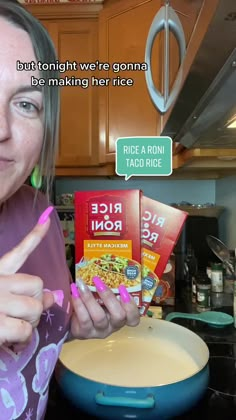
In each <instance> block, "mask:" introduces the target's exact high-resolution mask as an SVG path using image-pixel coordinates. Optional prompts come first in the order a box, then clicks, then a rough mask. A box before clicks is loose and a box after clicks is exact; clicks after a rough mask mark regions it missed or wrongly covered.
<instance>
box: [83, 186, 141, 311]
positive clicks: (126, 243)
mask: <svg viewBox="0 0 236 420" xmlns="http://www.w3.org/2000/svg"><path fill="white" fill-rule="evenodd" d="M140 197H141V191H139V190H117V191H114V190H109V191H87V192H79V191H78V192H76V193H75V258H76V261H75V262H76V267H75V271H76V281H77V280H78V279H82V280H83V281H84V283H85V284H87V285H88V287H89V288H90V290H91V291H92V292H93V293H94V295H95V297H96V299H97V300H98V301H99V302H100V303H102V301H101V299H100V297H99V295H98V294H97V293H96V288H95V286H94V284H93V277H94V276H99V277H100V278H101V279H102V280H103V281H104V283H105V284H106V285H107V286H108V287H110V288H111V289H112V291H113V292H114V293H115V294H117V295H118V294H119V290H118V287H119V286H120V285H121V284H124V285H125V286H126V288H127V290H128V292H129V293H130V295H131V296H132V297H133V298H134V300H135V302H136V304H137V305H138V306H141V304H142V292H141V238H140V233H141V214H140V213H141V210H140V207H141V202H140Z"/></svg>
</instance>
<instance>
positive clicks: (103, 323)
mask: <svg viewBox="0 0 236 420" xmlns="http://www.w3.org/2000/svg"><path fill="white" fill-rule="evenodd" d="M93 281H94V284H95V286H96V289H97V292H98V294H99V296H100V298H101V300H102V301H103V305H104V306H101V305H100V304H99V303H98V302H97V300H96V299H95V297H94V296H93V294H92V292H91V291H90V290H89V288H88V286H86V285H85V284H84V283H83V282H82V281H79V288H78V290H77V287H76V285H75V284H74V283H73V284H72V285H71V291H72V296H73V298H72V299H73V306H74V313H73V315H72V321H71V334H72V336H73V337H74V338H78V339H86V338H105V337H107V336H108V335H110V334H112V333H113V332H114V331H117V330H119V329H120V328H122V327H123V326H124V325H128V326H131V327H135V326H136V325H138V324H139V319H140V316H139V311H138V308H137V306H136V304H135V303H134V301H133V299H132V298H131V296H130V295H129V294H128V292H127V290H126V288H125V286H123V285H122V286H120V287H119V292H120V299H119V300H118V299H117V297H116V296H115V295H114V293H113V292H112V291H111V290H110V289H109V288H108V287H107V286H106V285H105V284H104V283H103V282H102V281H101V279H100V278H99V277H94V279H93Z"/></svg>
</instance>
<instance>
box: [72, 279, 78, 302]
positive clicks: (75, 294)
mask: <svg viewBox="0 0 236 420" xmlns="http://www.w3.org/2000/svg"><path fill="white" fill-rule="evenodd" d="M70 290H71V294H72V296H73V297H74V298H75V299H78V298H79V291H78V289H77V287H76V284H75V283H71V285H70Z"/></svg>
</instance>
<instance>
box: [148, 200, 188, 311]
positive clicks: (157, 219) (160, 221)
mask: <svg viewBox="0 0 236 420" xmlns="http://www.w3.org/2000/svg"><path fill="white" fill-rule="evenodd" d="M141 207H142V224H141V254H142V255H141V263H142V307H141V308H140V314H141V315H145V314H146V312H147V310H148V307H149V305H150V303H151V301H152V297H153V295H154V293H155V290H156V288H157V286H158V282H159V279H161V276H162V274H163V273H164V270H165V268H166V264H167V262H168V259H169V257H170V255H171V253H172V251H173V248H174V246H175V244H176V241H177V240H178V238H179V235H180V233H181V230H182V228H183V225H184V222H185V220H186V218H187V215H188V213H186V212H184V211H181V210H178V209H175V208H173V207H171V206H168V205H166V204H163V203H159V202H158V201H156V200H152V199H151V198H148V197H145V196H142V205H141Z"/></svg>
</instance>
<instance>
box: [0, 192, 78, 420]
mask: <svg viewBox="0 0 236 420" xmlns="http://www.w3.org/2000/svg"><path fill="white" fill-rule="evenodd" d="M34 194H35V190H33V189H32V188H31V187H29V186H26V185H24V186H23V187H22V188H20V190H19V191H17V192H16V193H15V194H14V195H13V196H12V197H11V198H10V199H8V200H7V201H6V202H5V203H4V204H3V206H2V207H1V208H0V257H1V256H2V255H4V254H5V253H6V252H7V251H10V250H11V249H12V248H13V247H14V246H16V245H17V244H18V243H19V242H20V241H21V240H22V239H23V238H24V237H25V236H26V235H27V233H29V232H30V231H31V229H32V228H33V227H34V226H35V225H36V223H37V221H38V218H39V216H40V215H41V213H42V212H43V211H44V210H45V209H46V208H47V207H48V203H47V200H46V198H45V196H44V195H43V194H41V193H39V194H38V198H37V201H36V203H35V207H33V204H34ZM19 272H21V273H27V274H32V275H36V276H39V277H41V279H42V280H43V282H44V288H45V289H48V290H60V293H59V296H60V298H59V299H58V302H56V303H54V305H53V306H52V307H51V308H50V309H49V310H47V311H45V312H43V314H42V316H41V320H40V323H39V325H38V327H37V328H35V329H34V331H33V336H32V340H31V342H30V344H29V345H28V346H27V347H26V348H25V349H24V350H23V351H22V352H20V353H19V354H15V353H14V352H13V351H12V350H10V349H9V348H7V347H5V346H2V347H0V418H1V419H4V420H12V419H21V420H42V419H43V418H44V414H45V410H46V405H47V397H48V384H49V381H50V378H51V375H52V373H53V370H54V367H55V364H56V361H57V359H58V356H59V353H60V350H61V347H62V345H63V342H64V341H65V339H66V337H67V334H68V330H69V322H70V316H71V306H70V274H69V270H68V267H67V264H66V258H65V245H64V240H63V235H62V231H61V226H60V221H59V218H58V216H57V213H56V211H54V212H53V213H52V214H51V225H50V228H49V231H48V233H47V234H46V236H45V238H44V239H43V240H42V242H41V243H40V244H39V245H38V247H37V248H36V249H35V250H34V251H33V252H32V254H31V255H30V256H29V258H28V259H27V261H26V262H25V263H24V265H23V266H22V267H21V269H20V270H19Z"/></svg>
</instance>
